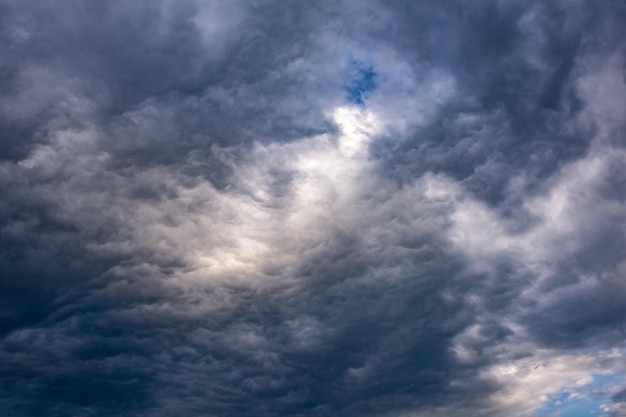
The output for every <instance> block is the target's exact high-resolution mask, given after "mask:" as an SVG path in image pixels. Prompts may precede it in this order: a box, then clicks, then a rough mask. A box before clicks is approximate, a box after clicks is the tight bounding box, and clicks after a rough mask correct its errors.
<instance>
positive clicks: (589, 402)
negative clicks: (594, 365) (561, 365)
mask: <svg viewBox="0 0 626 417" xmlns="http://www.w3.org/2000/svg"><path fill="white" fill-rule="evenodd" d="M625 379H626V378H625V376H624V374H622V373H613V374H607V375H601V374H597V375H594V376H593V382H592V383H591V384H588V385H585V386H583V387H580V388H578V389H572V390H564V391H561V392H559V393H557V394H553V395H551V396H550V400H549V401H548V403H547V404H546V405H545V406H544V407H543V408H541V409H540V410H537V411H536V412H535V414H536V415H537V416H541V417H588V416H602V415H603V413H602V409H601V407H602V405H603V404H606V403H608V402H610V401H611V393H612V389H613V388H615V387H617V386H619V385H622V384H623V383H624V381H625Z"/></svg>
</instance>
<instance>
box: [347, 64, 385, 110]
mask: <svg viewBox="0 0 626 417" xmlns="http://www.w3.org/2000/svg"><path fill="white" fill-rule="evenodd" d="M377 77H378V74H377V73H376V71H374V67H372V66H371V65H370V66H368V65H365V64H363V63H361V62H358V61H354V60H353V61H351V62H350V63H349V65H348V71H347V77H346V78H347V79H348V80H347V82H346V84H345V90H346V94H347V98H348V100H349V101H350V102H351V103H355V104H359V105H361V106H363V105H365V101H364V99H365V96H366V95H367V93H370V92H372V91H374V90H375V89H376V87H377V84H376V79H377Z"/></svg>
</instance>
